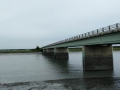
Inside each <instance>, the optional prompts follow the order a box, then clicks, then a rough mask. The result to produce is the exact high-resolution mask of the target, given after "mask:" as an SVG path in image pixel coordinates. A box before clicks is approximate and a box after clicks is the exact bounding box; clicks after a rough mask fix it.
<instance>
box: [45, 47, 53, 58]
mask: <svg viewBox="0 0 120 90" xmlns="http://www.w3.org/2000/svg"><path fill="white" fill-rule="evenodd" d="M46 52H47V54H46V55H47V56H54V48H47V49H46Z"/></svg>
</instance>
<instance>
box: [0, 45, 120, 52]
mask: <svg viewBox="0 0 120 90" xmlns="http://www.w3.org/2000/svg"><path fill="white" fill-rule="evenodd" d="M80 51H82V48H69V52H80ZM113 51H120V46H113ZM0 53H42V50H35V49H13V50H12V49H11V50H7V49H6V50H3V51H2V50H1V51H0Z"/></svg>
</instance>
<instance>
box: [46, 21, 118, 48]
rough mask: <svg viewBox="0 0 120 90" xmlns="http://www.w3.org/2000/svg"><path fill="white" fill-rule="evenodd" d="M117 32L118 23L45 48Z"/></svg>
mask: <svg viewBox="0 0 120 90" xmlns="http://www.w3.org/2000/svg"><path fill="white" fill-rule="evenodd" d="M116 31H120V23H116V24H113V25H110V26H107V27H103V28H100V29H97V30H93V31H90V32H87V33H83V34H80V35H77V36H73V37H71V38H67V39H65V40H61V41H58V42H55V43H52V44H49V45H46V46H44V47H48V46H52V45H57V44H62V43H66V42H72V41H76V40H80V39H84V38H88V37H94V36H98V35H103V34H107V33H111V32H116Z"/></svg>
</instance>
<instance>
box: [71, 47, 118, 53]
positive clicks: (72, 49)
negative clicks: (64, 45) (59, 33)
mask: <svg viewBox="0 0 120 90" xmlns="http://www.w3.org/2000/svg"><path fill="white" fill-rule="evenodd" d="M69 51H70V52H77V51H82V48H69ZM113 51H120V46H113Z"/></svg>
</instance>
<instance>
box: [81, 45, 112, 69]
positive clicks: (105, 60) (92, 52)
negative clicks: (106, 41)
mask: <svg viewBox="0 0 120 90" xmlns="http://www.w3.org/2000/svg"><path fill="white" fill-rule="evenodd" d="M82 49H83V70H112V69H113V54H112V45H93V46H83V48H82Z"/></svg>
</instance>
